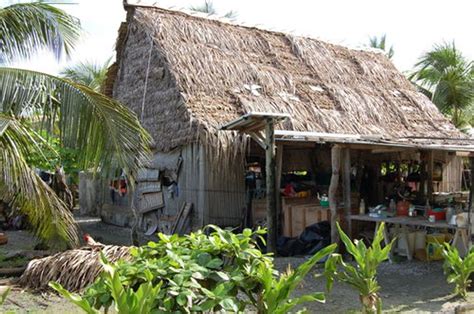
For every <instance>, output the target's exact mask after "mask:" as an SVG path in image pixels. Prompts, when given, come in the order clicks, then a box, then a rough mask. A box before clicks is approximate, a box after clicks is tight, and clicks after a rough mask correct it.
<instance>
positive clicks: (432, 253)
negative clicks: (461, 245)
mask: <svg viewBox="0 0 474 314" xmlns="http://www.w3.org/2000/svg"><path fill="white" fill-rule="evenodd" d="M445 239H446V236H445V235H444V234H442V233H438V234H429V235H427V236H426V256H427V258H428V260H429V261H437V260H442V259H443V255H442V254H441V251H442V250H443V249H442V247H441V246H440V244H443V243H444V242H445Z"/></svg>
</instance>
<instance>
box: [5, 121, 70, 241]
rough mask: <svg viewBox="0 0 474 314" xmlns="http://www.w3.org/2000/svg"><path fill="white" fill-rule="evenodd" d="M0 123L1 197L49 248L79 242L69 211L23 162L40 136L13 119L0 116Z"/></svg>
mask: <svg viewBox="0 0 474 314" xmlns="http://www.w3.org/2000/svg"><path fill="white" fill-rule="evenodd" d="M0 125H6V127H5V128H4V129H3V132H1V133H0V199H3V200H4V201H7V202H9V203H10V204H11V205H12V206H13V207H17V208H19V209H20V211H21V212H22V213H24V214H25V215H26V216H27V217H28V220H29V222H30V224H31V226H32V228H33V232H34V234H35V235H36V236H38V237H40V238H41V239H43V240H45V241H46V242H47V243H48V244H49V245H51V246H52V247H57V246H58V245H59V244H63V243H64V242H66V243H69V244H71V245H74V244H76V243H78V238H77V228H76V224H75V222H74V218H73V216H72V214H71V212H70V211H69V210H68V209H67V206H66V205H65V204H64V203H63V202H62V201H61V199H59V197H58V196H57V195H56V193H55V192H54V191H53V190H52V189H51V188H50V187H49V186H48V185H47V184H46V183H44V182H43V180H41V178H40V177H39V176H38V175H37V174H36V173H35V172H34V171H33V170H32V169H30V167H29V166H28V164H27V163H26V160H25V157H26V156H27V155H28V154H30V153H31V152H32V151H34V150H36V149H37V148H38V141H39V140H41V139H40V138H39V137H38V136H36V135H35V133H34V132H33V131H31V130H29V129H28V127H27V126H26V125H24V124H23V123H20V121H18V120H16V119H15V118H11V117H7V116H5V115H0Z"/></svg>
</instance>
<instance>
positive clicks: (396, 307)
mask: <svg viewBox="0 0 474 314" xmlns="http://www.w3.org/2000/svg"><path fill="white" fill-rule="evenodd" d="M79 224H80V226H81V229H82V231H83V232H87V233H89V234H91V235H92V236H93V237H94V238H95V239H97V240H100V241H101V242H103V243H110V244H122V245H130V230H129V229H126V228H119V227H115V226H110V225H106V224H103V223H101V222H99V221H97V219H89V218H80V219H79ZM8 235H9V239H10V241H9V244H7V245H4V246H1V247H0V252H2V251H3V252H6V251H7V252H11V251H12V250H18V249H31V248H32V247H33V246H34V244H35V241H34V240H33V239H32V237H31V236H30V235H29V234H28V233H27V232H24V231H15V232H8ZM304 260H305V259H304V258H296V257H293V258H277V259H276V260H275V265H276V267H277V268H278V269H279V270H281V271H283V270H285V269H286V268H287V266H288V264H290V265H292V267H296V266H298V265H299V264H301V263H302V262H304ZM319 271H320V266H319V267H317V268H315V269H314V271H313V272H312V273H311V274H310V275H308V277H307V278H306V279H305V280H304V282H303V284H302V285H301V287H299V288H298V289H297V290H296V292H295V294H297V295H300V294H304V293H307V292H309V291H324V289H325V282H324V279H323V278H317V279H316V278H314V275H315V274H317V273H318V272H319ZM378 273H379V276H378V280H379V283H380V285H381V286H382V290H381V295H382V297H383V305H384V311H387V312H389V313H396V312H397V313H398V312H407V313H454V308H455V307H456V306H457V305H459V304H467V303H471V304H474V292H470V293H469V296H468V300H467V301H461V300H459V299H457V298H453V295H452V294H451V291H452V289H453V287H452V285H448V284H446V281H445V277H444V275H443V271H442V267H441V263H440V262H431V263H423V262H417V261H414V262H400V263H394V264H390V263H388V262H387V263H383V264H382V265H381V266H380V268H379V272H378ZM2 281H3V282H2ZM2 281H0V285H2V284H5V280H2ZM306 308H307V309H308V310H309V311H310V312H311V313H356V312H358V310H359V299H358V295H357V293H356V292H355V291H353V290H352V289H351V288H350V287H347V286H345V285H342V284H337V283H336V284H335V286H334V289H333V291H332V292H331V293H330V294H329V295H328V296H327V302H326V303H325V304H319V303H310V304H306ZM8 311H14V313H55V312H56V313H58V312H62V313H80V311H79V310H78V309H77V308H76V307H74V306H73V305H71V304H70V303H68V302H67V301H66V300H64V299H61V298H59V297H58V296H56V295H53V294H49V293H43V294H40V293H31V292H28V291H22V290H21V289H19V288H14V289H13V291H12V292H11V293H10V295H9V296H8V298H7V301H6V302H5V304H4V305H3V307H0V312H1V313H5V312H8Z"/></svg>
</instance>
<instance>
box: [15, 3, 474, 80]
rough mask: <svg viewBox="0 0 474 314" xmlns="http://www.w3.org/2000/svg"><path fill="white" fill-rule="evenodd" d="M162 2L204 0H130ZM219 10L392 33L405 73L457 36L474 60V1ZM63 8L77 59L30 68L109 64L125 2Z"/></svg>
mask: <svg viewBox="0 0 474 314" xmlns="http://www.w3.org/2000/svg"><path fill="white" fill-rule="evenodd" d="M129 1H140V2H141V3H156V4H157V5H159V6H162V7H165V8H167V7H170V6H173V7H174V8H175V9H179V8H189V6H191V5H199V4H201V3H203V2H204V1H203V0H129ZM214 6H215V7H216V9H217V11H218V13H221V14H225V13H226V12H227V11H229V10H233V11H236V12H237V13H238V17H237V21H238V22H239V23H243V24H245V25H258V26H259V27H262V28H266V29H273V30H278V31H284V32H289V33H292V34H295V35H303V36H310V37H313V38H318V39H321V40H325V41H328V42H332V43H336V44H341V45H345V46H348V47H360V46H362V45H363V44H365V43H367V42H368V38H369V37H370V36H373V35H381V34H387V40H388V42H389V44H391V45H393V46H394V49H395V56H394V58H393V61H394V63H395V65H396V66H397V67H398V68H399V69H400V70H402V71H406V70H409V69H411V68H412V66H413V64H414V63H415V62H416V60H417V58H418V57H419V56H420V55H421V54H422V53H423V52H424V51H427V50H429V49H430V48H431V47H432V46H433V44H434V43H440V42H442V41H452V40H455V42H456V45H457V46H458V48H459V49H460V50H461V51H462V52H463V53H464V54H465V55H466V56H467V57H469V58H470V59H474V41H473V37H474V36H473V33H474V27H473V23H472V13H473V12H474V1H471V0H449V1H446V0H411V1H410V0H398V1H387V0H357V1H355V0H325V1H320V0H305V1H303V0H292V1H288V0H273V1H271V0H214ZM61 8H63V9H65V10H66V11H68V12H69V13H71V14H73V15H74V16H76V17H78V18H79V19H80V20H81V23H82V25H83V28H84V35H83V36H82V40H81V42H80V43H79V44H78V46H77V49H76V53H75V54H74V56H73V58H72V59H71V60H68V61H66V60H63V61H62V62H61V63H57V62H56V61H55V60H54V58H52V56H50V55H48V54H46V53H40V54H39V55H38V57H36V58H33V59H32V60H30V61H29V62H22V63H19V64H16V65H17V66H21V67H24V68H29V69H34V70H39V71H44V72H48V73H52V74H56V73H58V72H59V71H60V69H61V68H62V67H63V66H64V65H66V64H67V63H74V62H76V61H78V60H92V61H97V62H103V61H105V60H107V59H108V58H109V57H110V56H112V55H113V54H114V50H113V46H114V43H115V39H116V36H117V30H118V27H119V25H120V22H121V21H124V20H125V11H124V10H123V6H122V0H77V3H76V4H70V5H62V6H61Z"/></svg>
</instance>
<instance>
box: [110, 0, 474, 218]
mask: <svg viewBox="0 0 474 314" xmlns="http://www.w3.org/2000/svg"><path fill="white" fill-rule="evenodd" d="M125 9H126V10H127V20H126V22H124V23H122V25H121V27H120V30H119V37H118V40H117V45H116V50H117V61H116V63H115V64H114V65H113V66H112V67H111V68H110V71H109V75H108V80H107V86H106V92H107V93H108V94H109V95H110V96H113V97H114V98H116V99H118V100H119V101H121V102H122V103H124V104H126V105H127V106H129V107H130V108H131V109H132V110H134V111H135V112H136V114H137V115H138V117H139V118H140V120H141V121H142V123H143V125H144V126H145V128H146V129H147V130H148V131H149V132H150V133H151V134H152V136H153V139H154V151H155V154H156V155H155V160H154V163H153V165H152V167H154V168H156V169H160V170H162V171H168V172H171V174H170V175H169V176H170V177H171V178H172V179H171V181H173V183H174V184H175V186H174V187H173V188H172V189H165V190H164V191H163V193H165V194H166V193H168V194H171V196H169V197H165V200H166V201H165V203H166V204H165V208H166V210H167V211H168V212H167V215H173V214H176V212H177V211H178V209H179V208H180V207H181V204H182V203H183V202H191V203H193V204H194V208H195V209H196V211H195V216H193V221H194V223H193V224H195V225H203V224H206V223H217V224H224V225H226V224H233V225H235V224H236V223H238V222H239V221H240V217H241V215H242V207H244V199H245V198H244V195H245V185H244V180H243V175H242V174H243V171H244V168H243V165H244V158H243V157H244V156H245V152H246V149H247V148H248V146H247V145H246V143H247V141H246V140H247V139H248V137H247V136H244V135H242V134H239V133H237V132H236V131H231V132H229V131H224V130H221V127H222V126H223V125H224V124H226V123H228V122H229V121H232V120H235V119H237V118H239V117H241V116H243V115H245V114H248V113H252V112H265V113H278V114H282V113H283V114H288V115H289V116H290V118H289V119H286V120H285V121H283V122H281V123H280V124H279V125H277V127H276V129H277V131H278V132H276V135H277V137H279V138H280V139H281V140H283V139H285V140H293V139H301V138H302V137H303V138H305V139H306V138H311V137H312V140H313V142H323V143H340V142H344V143H348V142H350V143H352V144H356V145H362V144H364V145H367V144H371V145H382V146H392V147H393V146H397V147H412V148H415V147H416V148H421V149H441V150H454V151H456V150H466V151H473V150H474V146H473V145H472V142H469V141H466V140H465V136H464V135H463V134H462V133H461V132H460V131H458V130H457V129H456V128H455V127H454V126H453V124H451V123H450V122H449V121H448V120H447V119H446V118H445V117H444V116H443V115H442V114H441V113H440V112H439V110H438V109H437V108H436V106H435V105H434V104H433V103H432V102H431V101H430V100H429V99H428V98H427V97H425V96H424V95H423V94H421V93H419V92H418V91H417V90H416V88H415V87H414V86H413V85H412V84H411V83H410V82H409V81H408V80H407V79H406V78H405V76H404V75H403V74H401V73H400V72H399V71H397V69H396V68H395V67H394V65H393V64H392V63H391V62H390V60H389V59H388V58H387V57H386V56H385V55H384V54H382V53H377V52H373V51H362V50H353V49H348V48H346V47H342V46H338V45H334V44H329V43H326V42H323V41H320V40H316V39H312V38H307V37H298V36H293V35H289V34H284V33H279V32H271V31H267V30H263V29H259V28H254V27H244V26H239V25H235V24H233V23H232V22H230V21H225V20H217V19H214V18H212V17H206V16H202V15H200V14H187V13H183V12H178V11H173V10H165V9H162V8H157V7H147V6H140V5H129V4H125ZM277 140H278V138H277ZM216 157H219V158H216ZM229 161H231V162H229ZM181 164H182V167H181ZM216 169H217V170H219V171H218V172H216V171H215V170H216ZM216 173H218V174H217V175H216ZM223 204H225V205H223ZM224 207H225V210H223V208H224Z"/></svg>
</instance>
